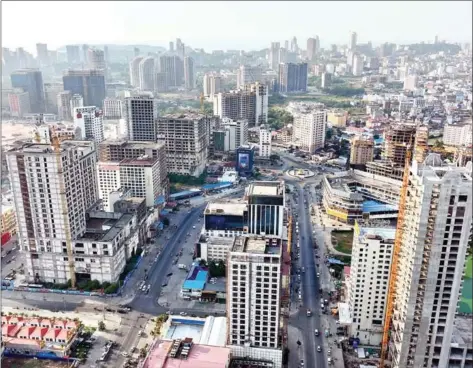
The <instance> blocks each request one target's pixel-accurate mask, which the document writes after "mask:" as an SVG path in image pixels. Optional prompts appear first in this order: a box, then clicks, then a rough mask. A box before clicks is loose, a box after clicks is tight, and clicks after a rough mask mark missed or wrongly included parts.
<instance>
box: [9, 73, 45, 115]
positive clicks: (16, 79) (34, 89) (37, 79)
mask: <svg viewBox="0 0 473 368" xmlns="http://www.w3.org/2000/svg"><path fill="white" fill-rule="evenodd" d="M10 79H11V85H12V87H13V88H21V89H23V91H25V92H28V93H29V98H30V111H31V112H32V113H34V114H39V113H43V112H45V109H46V103H45V100H44V84H43V74H42V73H41V71H39V70H38V69H20V70H17V71H15V72H13V73H12V74H11V76H10Z"/></svg>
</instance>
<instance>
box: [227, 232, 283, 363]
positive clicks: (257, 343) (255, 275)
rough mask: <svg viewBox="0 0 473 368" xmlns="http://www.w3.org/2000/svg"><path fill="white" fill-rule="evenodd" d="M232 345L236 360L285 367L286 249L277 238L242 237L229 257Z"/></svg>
mask: <svg viewBox="0 0 473 368" xmlns="http://www.w3.org/2000/svg"><path fill="white" fill-rule="evenodd" d="M227 259H228V261H227V264H228V265H227V269H228V272H229V274H230V275H232V276H231V277H229V278H228V280H227V290H228V291H227V292H228V293H229V294H231V298H228V300H227V316H228V317H227V318H228V345H229V346H230V347H231V349H232V354H233V356H234V358H237V357H241V358H246V359H249V358H251V359H252V360H256V361H257V360H260V359H261V360H264V361H265V362H268V361H269V362H271V363H270V364H271V366H272V367H275V368H281V367H282V349H281V341H280V337H279V330H280V323H281V322H280V317H281V308H280V301H281V294H282V291H281V269H282V246H281V240H280V239H276V238H266V239H265V238H263V237H250V236H238V237H236V238H235V241H234V244H233V246H232V248H231V250H230V252H229V254H228V257H227Z"/></svg>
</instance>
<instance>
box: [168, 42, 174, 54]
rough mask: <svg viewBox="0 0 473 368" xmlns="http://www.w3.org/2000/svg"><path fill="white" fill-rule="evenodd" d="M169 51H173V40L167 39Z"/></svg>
mask: <svg viewBox="0 0 473 368" xmlns="http://www.w3.org/2000/svg"><path fill="white" fill-rule="evenodd" d="M169 52H174V42H172V41H169Z"/></svg>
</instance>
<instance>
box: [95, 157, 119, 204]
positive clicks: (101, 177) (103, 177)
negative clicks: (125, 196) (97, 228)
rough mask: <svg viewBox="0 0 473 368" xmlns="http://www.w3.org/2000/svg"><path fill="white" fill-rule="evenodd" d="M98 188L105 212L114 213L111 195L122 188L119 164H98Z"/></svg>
mask: <svg viewBox="0 0 473 368" xmlns="http://www.w3.org/2000/svg"><path fill="white" fill-rule="evenodd" d="M97 186H98V195H99V198H100V199H101V200H102V204H103V209H104V211H107V212H113V204H112V206H111V202H110V193H112V192H115V191H117V190H119V189H120V188H121V187H122V186H121V184H120V163H119V162H107V161H105V162H104V161H102V162H101V161H99V162H97Z"/></svg>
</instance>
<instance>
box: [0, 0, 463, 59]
mask: <svg viewBox="0 0 473 368" xmlns="http://www.w3.org/2000/svg"><path fill="white" fill-rule="evenodd" d="M112 4H113V5H112ZM79 10H80V11H79ZM2 13H3V22H2V31H3V32H2V44H3V46H4V47H19V46H22V47H24V48H26V49H27V50H29V51H30V52H31V51H33V50H34V47H35V46H34V45H35V44H36V42H47V43H48V45H50V47H53V48H58V47H61V46H64V45H66V44H80V43H88V44H92V45H95V44H97V45H98V44H121V45H123V44H149V45H155V46H166V45H167V42H168V41H169V40H170V39H174V38H176V37H180V38H182V39H185V40H186V42H187V44H189V45H191V46H192V47H198V48H204V49H205V50H206V51H211V50H216V49H223V50H225V49H243V50H257V49H263V48H265V47H267V44H268V43H269V42H270V41H274V40H284V39H286V38H288V37H289V36H288V35H290V36H296V37H297V38H299V39H303V38H307V37H312V36H314V35H316V34H317V35H319V37H320V39H321V45H322V47H328V46H329V45H330V44H332V43H336V44H346V42H347V36H346V35H347V34H348V32H349V31H353V30H356V32H357V33H358V35H359V40H360V42H368V41H371V42H372V43H373V44H375V45H377V44H379V43H382V42H394V43H401V44H404V43H416V42H422V41H425V42H428V41H432V40H433V39H434V37H435V35H439V37H440V39H442V40H447V41H449V42H469V41H470V40H471V29H472V3H471V1H451V2H441V1H431V2H424V1H400V2H391V1H386V2H372V1H368V2H357V1H349V2H346V1H333V2H326V1H320V2H319V1H304V2H299V1H294V2H284V1H273V2H269V1H259V2H258V1H255V2H253V1H248V2H246V1H245V2H239V1H208V2H200V1H196V2H186V1H183V2H180V1H179V2H167V1H164V2H152V1H146V2H143V1H136V2H127V1H118V2H113V3H112V2H107V1H105V2H104V1H84V2H81V1H73V2H54V1H38V2H36V1H26V2H23V1H22V2H14V1H11V2H10V1H8V2H6V1H4V2H2ZM39 20H40V21H39ZM79 20H80V22H81V24H83V22H86V24H87V26H86V27H85V26H79V25H78V24H77V23H76V22H77V21H79ZM73 24H74V25H75V26H73ZM22 25H24V26H25V27H28V29H31V30H32V31H33V30H34V39H32V37H31V36H32V35H31V34H30V33H29V32H26V31H20V30H19V29H18V27H21V26H22Z"/></svg>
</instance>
